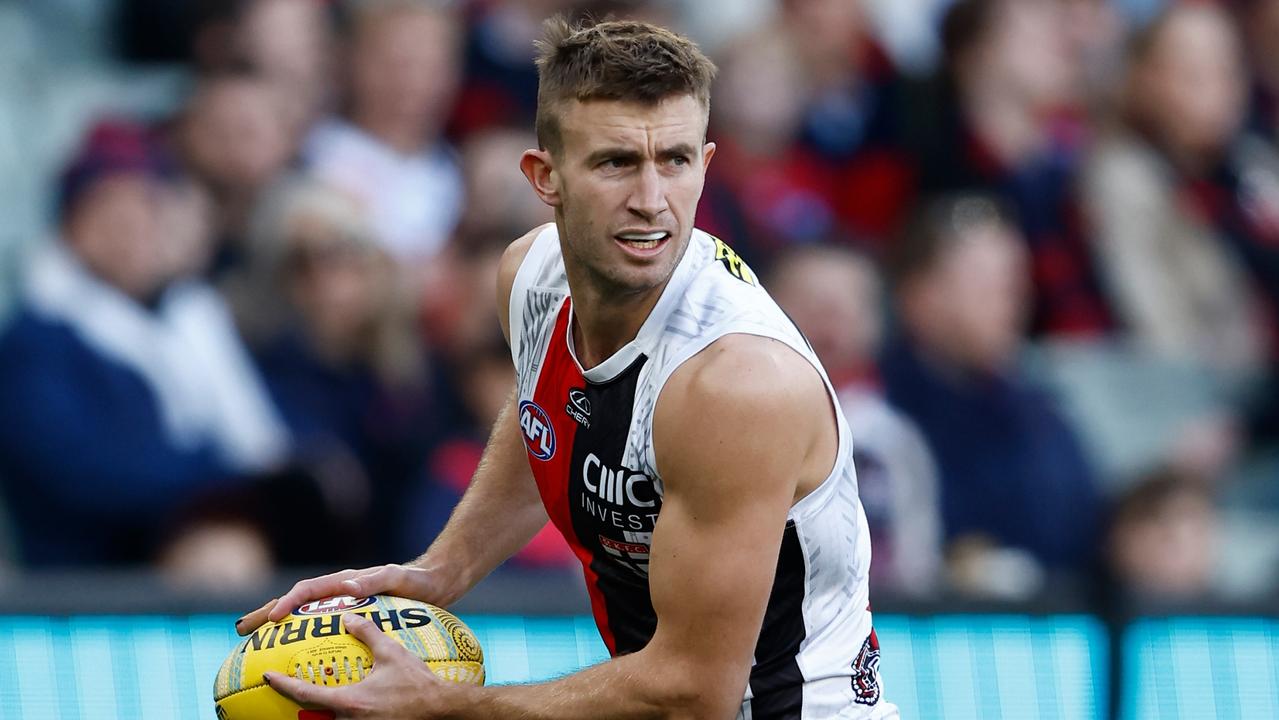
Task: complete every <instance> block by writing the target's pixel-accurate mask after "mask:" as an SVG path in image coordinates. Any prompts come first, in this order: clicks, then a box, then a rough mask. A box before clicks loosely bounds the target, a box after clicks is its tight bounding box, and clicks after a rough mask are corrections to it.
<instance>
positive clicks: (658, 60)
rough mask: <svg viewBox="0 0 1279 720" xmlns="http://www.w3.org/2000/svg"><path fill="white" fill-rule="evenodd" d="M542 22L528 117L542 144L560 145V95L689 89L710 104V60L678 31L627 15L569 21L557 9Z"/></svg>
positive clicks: (643, 96)
mask: <svg viewBox="0 0 1279 720" xmlns="http://www.w3.org/2000/svg"><path fill="white" fill-rule="evenodd" d="M542 30H543V34H542V39H541V40H539V41H538V42H537V43H536V47H537V78H538V84H537V123H536V125H537V142H538V145H540V146H541V147H542V148H543V149H549V150H551V151H552V152H558V151H559V149H560V146H561V141H562V138H561V135H560V123H559V116H558V115H557V114H556V106H557V105H558V104H560V103H562V102H564V101H566V100H628V101H633V102H639V103H646V104H651V103H657V102H659V101H661V100H664V99H666V98H668V97H672V96H676V95H692V96H693V97H695V98H697V100H698V102H700V103H701V104H702V106H703V107H705V108H708V109H709V108H710V103H711V81H712V80H713V79H714V78H715V64H714V63H712V62H711V61H710V59H709V58H707V57H706V56H705V55H703V54H702V51H701V50H699V49H698V47H697V45H696V44H695V43H694V42H693V41H691V40H689V39H688V38H686V37H683V36H682V35H678V34H676V33H673V32H671V31H670V30H667V29H665V28H661V27H658V26H656V25H651V24H649V23H644V22H638V21H633V20H606V21H603V22H596V23H587V24H583V25H573V24H571V23H569V21H568V20H567V19H566V18H565V17H564V16H562V15H557V16H555V17H552V18H550V19H548V20H546V22H544V23H543V24H542Z"/></svg>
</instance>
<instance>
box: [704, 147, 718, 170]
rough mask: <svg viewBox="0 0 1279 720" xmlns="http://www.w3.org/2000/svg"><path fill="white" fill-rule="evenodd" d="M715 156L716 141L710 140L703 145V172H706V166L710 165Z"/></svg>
mask: <svg viewBox="0 0 1279 720" xmlns="http://www.w3.org/2000/svg"><path fill="white" fill-rule="evenodd" d="M713 157H715V143H713V142H708V143H705V144H704V145H702V172H703V173H704V172H706V168H708V167H710V164H711V158H713Z"/></svg>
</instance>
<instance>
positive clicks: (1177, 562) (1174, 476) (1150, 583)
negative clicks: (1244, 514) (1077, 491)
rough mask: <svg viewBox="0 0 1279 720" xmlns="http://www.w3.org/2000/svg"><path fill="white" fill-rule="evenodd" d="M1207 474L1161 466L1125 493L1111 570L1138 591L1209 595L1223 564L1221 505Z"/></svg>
mask: <svg viewBox="0 0 1279 720" xmlns="http://www.w3.org/2000/svg"><path fill="white" fill-rule="evenodd" d="M1207 485H1208V483H1207V481H1206V479H1203V478H1196V477H1191V476H1187V475H1182V474H1179V473H1177V472H1175V471H1171V470H1162V471H1157V472H1154V473H1152V474H1150V475H1149V476H1148V477H1147V478H1146V479H1144V480H1143V481H1141V482H1140V483H1138V484H1137V485H1136V486H1134V487H1133V489H1132V490H1131V491H1129V492H1128V493H1127V494H1126V495H1125V496H1124V497H1123V498H1121V499H1120V500H1119V502H1118V504H1117V506H1116V508H1115V513H1114V520H1113V521H1112V525H1111V529H1110V541H1109V548H1108V549H1109V556H1110V557H1109V559H1110V564H1111V570H1112V571H1113V572H1114V574H1115V577H1116V578H1117V579H1118V581H1119V584H1120V586H1121V587H1123V588H1125V589H1127V590H1128V591H1130V592H1133V593H1135V594H1138V595H1142V596H1146V597H1153V598H1164V599H1186V598H1193V597H1196V596H1203V595H1206V594H1207V593H1208V592H1209V591H1210V590H1211V589H1212V584H1213V579H1214V572H1215V570H1216V568H1217V567H1218V565H1219V561H1218V557H1217V551H1218V547H1217V545H1218V537H1219V531H1218V524H1219V522H1218V517H1217V509H1216V506H1215V505H1214V503H1213V500H1212V497H1211V496H1210V494H1209V492H1208V487H1207Z"/></svg>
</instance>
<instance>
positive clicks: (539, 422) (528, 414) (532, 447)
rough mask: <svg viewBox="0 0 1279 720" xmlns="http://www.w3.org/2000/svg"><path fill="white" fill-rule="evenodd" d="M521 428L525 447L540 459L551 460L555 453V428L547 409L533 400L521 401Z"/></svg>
mask: <svg viewBox="0 0 1279 720" xmlns="http://www.w3.org/2000/svg"><path fill="white" fill-rule="evenodd" d="M520 430H523V431H524V447H526V448H528V452H529V454H530V455H532V456H533V457H535V458H537V459H538V460H550V459H551V456H552V455H554V454H555V429H554V428H552V427H551V418H550V416H548V415H547V414H546V411H545V410H543V409H542V408H540V407H538V405H537V403H535V402H533V401H532V400H525V401H524V402H521V403H520Z"/></svg>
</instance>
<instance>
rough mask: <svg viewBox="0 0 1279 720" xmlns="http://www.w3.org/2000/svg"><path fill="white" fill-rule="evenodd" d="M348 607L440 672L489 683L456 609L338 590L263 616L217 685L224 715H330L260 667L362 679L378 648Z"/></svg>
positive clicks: (270, 719)
mask: <svg viewBox="0 0 1279 720" xmlns="http://www.w3.org/2000/svg"><path fill="white" fill-rule="evenodd" d="M346 613H354V614H356V615H363V616H364V617H366V618H368V619H369V620H372V621H373V622H374V623H376V624H377V625H378V627H380V628H381V629H382V632H385V633H387V634H389V635H390V636H391V637H393V638H395V639H396V640H398V641H399V643H400V644H401V645H403V646H404V647H406V648H408V650H409V652H412V653H413V654H414V655H416V656H417V657H419V658H421V659H422V661H423V662H425V663H426V664H427V665H428V666H430V668H431V670H433V671H434V672H435V674H436V675H438V676H440V677H441V678H444V679H445V680H451V681H453V682H459V683H467V684H470V685H483V684H484V653H483V651H482V650H481V649H480V643H479V641H478V640H476V639H475V635H474V634H473V633H472V632H471V629H470V628H468V627H467V626H466V624H465V623H463V622H462V621H461V620H458V619H457V618H456V617H454V616H453V615H452V614H451V613H449V612H447V611H445V610H441V609H440V608H437V607H435V606H434V605H429V604H427V603H424V602H419V601H417V600H408V599H405V598H401V597H394V596H392V595H375V596H373V597H369V598H364V599H360V600H357V599H355V598H351V597H335V598H329V599H327V600H319V601H316V602H312V603H307V604H306V605H303V606H302V607H300V608H298V609H297V610H294V611H293V614H291V615H289V616H288V617H286V618H284V620H282V621H280V622H278V623H271V622H268V623H266V624H265V625H263V626H262V627H260V628H258V629H257V630H255V631H253V634H252V635H249V636H248V637H246V638H245V639H244V641H243V642H241V643H240V644H239V645H237V646H236V648H235V649H234V650H232V651H231V654H230V656H228V657H227V659H226V662H224V663H222V669H221V670H219V671H218V676H217V679H216V680H215V681H214V685H213V701H214V703H215V704H216V706H217V715H218V718H219V720H300V719H303V718H321V717H327V715H325V714H322V713H314V712H308V711H305V710H303V709H302V708H301V707H299V706H298V705H297V704H296V703H294V702H293V701H291V700H288V699H286V698H285V697H284V696H282V695H280V694H279V693H277V692H275V691H274V690H272V689H271V688H270V687H269V686H267V685H266V684H265V683H264V682H263V681H262V673H264V672H266V671H268V670H269V671H273V672H278V673H284V674H287V675H292V676H293V677H296V678H299V679H301V680H305V681H307V682H311V683H314V684H316V685H333V686H337V685H348V684H350V683H355V682H359V681H360V680H362V679H364V677H365V676H366V675H368V673H369V672H370V671H371V670H372V669H373V654H372V652H370V651H369V649H368V647H367V646H365V644H364V643H362V642H360V641H359V640H357V639H355V638H354V637H353V636H351V635H348V634H347V632H346V629H345V628H344V627H342V615H344V614H346Z"/></svg>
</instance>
